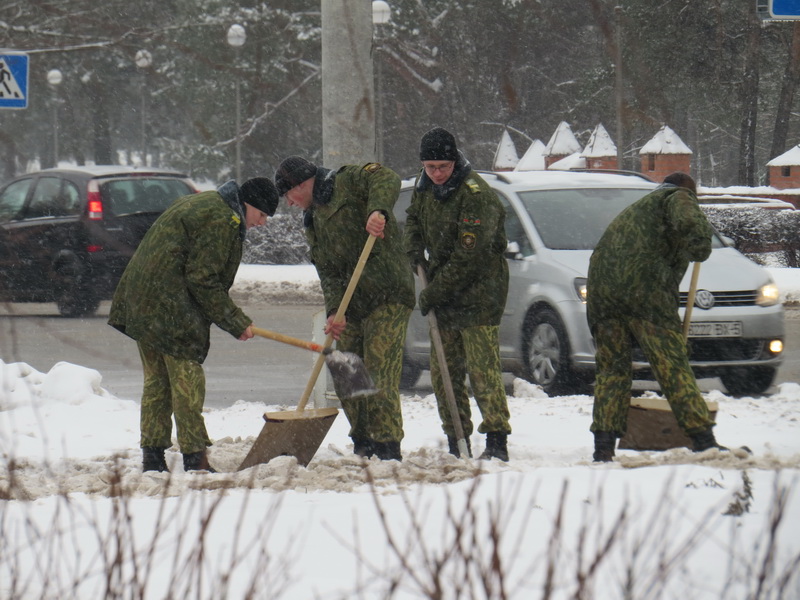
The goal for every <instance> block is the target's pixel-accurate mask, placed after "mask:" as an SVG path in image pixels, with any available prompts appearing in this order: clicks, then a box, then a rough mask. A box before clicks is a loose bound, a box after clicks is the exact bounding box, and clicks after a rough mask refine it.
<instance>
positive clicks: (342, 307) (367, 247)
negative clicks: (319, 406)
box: [296, 235, 376, 411]
mask: <svg viewBox="0 0 800 600" xmlns="http://www.w3.org/2000/svg"><path fill="white" fill-rule="evenodd" d="M375 240H376V238H375V236H374V235H371V236H369V237H368V238H367V242H366V243H365V244H364V249H363V250H362V251H361V256H359V257H358V262H357V263H356V268H355V269H353V274H352V275H351V276H350V282H349V283H348V284H347V289H345V291H344V296H342V301H341V302H340V303H339V307H338V308H337V309H336V316H335V317H334V318H333V322H334V323H341V322H342V321H344V314H345V312H347V307H348V306H349V304H350V299H351V298H352V297H353V293H354V292H355V291H356V285H358V280H359V279H361V273H362V272H363V271H364V266H365V265H366V264H367V259H368V258H369V255H370V253H371V252H372V247H373V246H374V245H375ZM331 344H333V335H331V334H330V333H329V334H328V337H326V338H325V344H324V347H325V348H330V346H331ZM324 362H325V357H324V356H323V355H322V354H320V356H319V358H318V359H317V361H316V362H315V363H314V368H313V369H312V370H311V377H309V379H308V383H307V384H306V389H305V390H303V395H302V396H301V397H300V402H298V403H297V409H296V410H298V411H302V410H304V409H305V407H306V404H307V403H308V399H309V398H310V397H311V392H312V391H314V386H315V385H316V384H317V378H318V377H319V373H320V371H321V370H322V364H323V363H324Z"/></svg>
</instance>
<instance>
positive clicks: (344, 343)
mask: <svg viewBox="0 0 800 600" xmlns="http://www.w3.org/2000/svg"><path fill="white" fill-rule="evenodd" d="M410 315H411V309H410V308H408V307H407V306H403V305H401V304H386V305H383V306H380V307H378V308H377V309H376V310H374V311H373V312H372V313H371V314H370V315H369V316H368V317H367V318H366V319H364V320H362V321H361V322H358V323H350V322H348V323H347V327H345V330H344V332H343V333H342V335H341V337H340V338H339V341H338V342H337V343H336V348H337V350H341V351H342V352H353V353H355V354H358V355H359V356H360V357H361V358H362V359H364V365H365V366H366V368H367V371H368V372H369V374H370V377H372V381H373V382H374V383H375V387H376V388H377V389H378V393H377V394H373V395H371V396H363V397H360V398H350V399H347V398H342V396H341V394H339V398H340V399H341V402H342V408H343V409H344V414H345V415H346V416H347V420H348V421H349V422H350V437H351V438H353V439H361V440H363V439H370V440H373V441H375V442H399V441H401V440H402V439H403V413H402V411H401V409H400V375H401V373H402V371H403V345H404V344H405V339H406V329H407V327H408V317H409V316H410ZM335 388H336V381H334V389H335ZM337 394H338V390H337Z"/></svg>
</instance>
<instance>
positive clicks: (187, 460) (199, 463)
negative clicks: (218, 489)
mask: <svg viewBox="0 0 800 600" xmlns="http://www.w3.org/2000/svg"><path fill="white" fill-rule="evenodd" d="M183 470H184V471H186V472H187V473H188V472H189V471H207V472H209V473H216V471H215V470H214V469H212V468H211V465H209V464H208V454H206V451H205V450H201V451H200V452H192V453H190V454H184V455H183Z"/></svg>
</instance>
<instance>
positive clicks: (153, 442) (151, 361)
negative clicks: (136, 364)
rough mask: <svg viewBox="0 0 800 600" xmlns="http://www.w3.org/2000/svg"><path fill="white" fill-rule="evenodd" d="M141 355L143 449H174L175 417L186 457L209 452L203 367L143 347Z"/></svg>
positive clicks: (140, 345) (140, 348)
mask: <svg viewBox="0 0 800 600" xmlns="http://www.w3.org/2000/svg"><path fill="white" fill-rule="evenodd" d="M137 345H138V346H139V356H141V358H142V366H143V368H144V390H143V391H142V408H141V420H140V428H141V440H140V445H141V447H142V448H151V447H152V448H169V447H170V446H172V415H173V414H174V415H175V426H176V429H177V431H178V446H179V447H180V449H181V452H182V453H183V454H191V453H193V452H200V451H202V450H205V449H206V446H210V445H211V440H210V439H209V437H208V433H207V432H206V424H205V421H204V420H203V412H202V411H203V402H204V401H205V396H206V378H205V374H204V373H203V367H202V365H201V364H200V363H198V362H196V361H193V360H186V359H181V358H175V357H174V356H167V355H166V354H161V353H160V352H157V351H156V350H153V349H152V348H150V347H148V346H143V345H142V344H137Z"/></svg>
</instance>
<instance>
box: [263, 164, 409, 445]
mask: <svg viewBox="0 0 800 600" xmlns="http://www.w3.org/2000/svg"><path fill="white" fill-rule="evenodd" d="M275 183H276V185H277V188H278V192H279V193H280V194H281V195H285V196H286V200H287V203H288V204H289V206H299V207H300V208H302V209H303V211H304V213H303V223H304V225H305V231H306V237H307V239H308V243H309V246H310V247H311V260H312V262H313V263H314V265H315V266H316V268H317V273H318V274H319V278H320V283H321V285H322V291H323V295H324V297H325V309H326V311H327V314H328V323H327V325H326V328H325V333H331V334H333V337H334V338H335V339H336V340H338V341H337V348H338V349H339V350H342V351H345V352H353V353H355V354H357V355H359V356H360V357H362V358H363V360H364V364H365V365H366V367H367V370H368V371H369V374H370V376H371V377H372V380H373V381H374V383H375V386H376V388H377V389H378V390H379V392H378V393H377V394H375V395H371V396H366V397H362V398H344V397H342V396H343V394H339V397H340V398H341V401H342V407H343V408H344V412H345V415H347V419H348V420H349V422H350V437H351V438H352V439H353V451H354V452H355V453H356V454H358V455H360V456H364V457H367V458H368V457H370V456H372V455H373V454H374V455H375V456H377V457H378V458H380V459H381V460H402V454H401V452H400V442H401V440H402V439H403V416H402V412H401V408H400V375H401V372H402V368H403V344H404V342H405V337H406V328H407V326H408V318H409V316H410V315H411V310H412V309H413V307H414V278H413V276H412V275H411V270H410V269H409V267H408V262H407V261H406V260H405V257H404V256H403V248H402V244H401V239H400V234H399V230H398V227H397V221H396V220H395V218H394V215H393V214H392V209H393V207H394V203H395V202H396V201H397V196H398V193H399V191H400V178H399V177H398V175H397V174H396V173H395V172H394V171H392V170H391V169H389V168H387V167H384V166H382V165H380V164H378V163H368V164H365V165H361V166H353V165H349V166H347V165H346V166H343V167H341V168H340V169H339V170H337V171H332V170H330V169H325V168H322V167H317V166H316V165H314V164H312V163H310V162H309V161H307V160H305V159H304V158H301V157H299V156H290V157H289V158H287V159H286V160H284V161H283V162H282V163H281V165H280V166H279V167H278V171H277V173H276V175H275ZM369 235H374V236H376V237H377V238H378V239H376V240H375V245H374V247H373V249H372V253H371V255H370V257H369V259H368V260H367V263H366V265H365V267H364V271H363V273H362V275H361V278H360V280H359V282H358V285H357V286H356V289H355V292H354V294H353V297H352V299H351V301H350V304H349V306H348V308H347V312H346V318H345V321H344V322H343V323H333V320H334V317H335V316H336V312H337V309H338V308H339V304H340V302H341V300H342V297H343V296H344V292H345V290H346V288H347V285H348V283H349V281H350V277H351V276H352V274H353V271H354V270H355V267H356V264H357V263H358V259H359V257H360V255H361V251H362V250H363V248H364V244H365V243H366V241H367V239H368V236H369ZM335 384H336V382H335V381H334V386H335Z"/></svg>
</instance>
